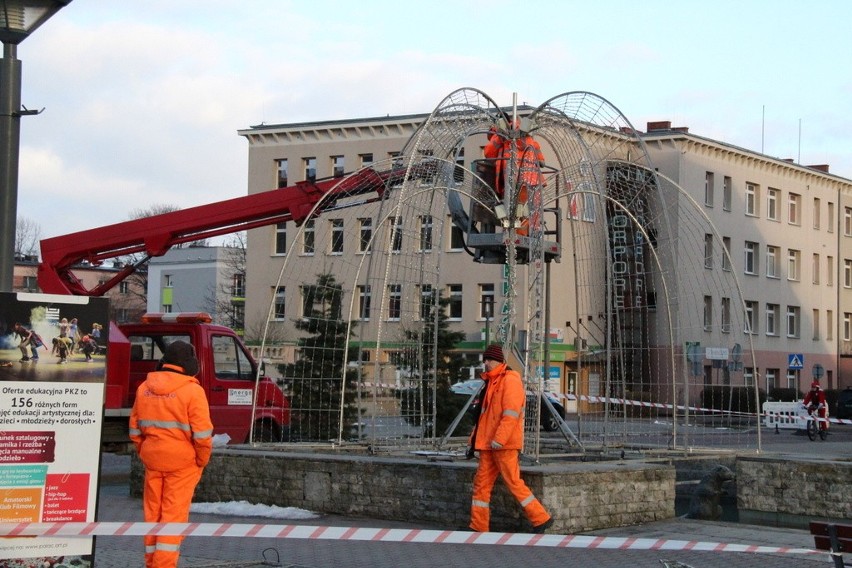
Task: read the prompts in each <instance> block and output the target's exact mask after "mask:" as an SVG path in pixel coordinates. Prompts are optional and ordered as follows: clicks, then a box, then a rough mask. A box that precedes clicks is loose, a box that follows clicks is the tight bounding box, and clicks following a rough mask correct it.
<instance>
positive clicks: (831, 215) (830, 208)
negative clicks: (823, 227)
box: [827, 201, 834, 233]
mask: <svg viewBox="0 0 852 568" xmlns="http://www.w3.org/2000/svg"><path fill="white" fill-rule="evenodd" d="M827 216H828V229H827V230H828V232H829V233H833V232H834V203H832V202H831V201H829V202H828V213H827Z"/></svg>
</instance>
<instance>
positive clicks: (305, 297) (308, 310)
mask: <svg viewBox="0 0 852 568" xmlns="http://www.w3.org/2000/svg"><path fill="white" fill-rule="evenodd" d="M299 292H300V294H301V297H302V314H301V317H302V320H307V319H308V318H310V317H311V316H312V315H313V313H314V298H313V295H312V294H311V291H310V288H309V287H308V286H299Z"/></svg>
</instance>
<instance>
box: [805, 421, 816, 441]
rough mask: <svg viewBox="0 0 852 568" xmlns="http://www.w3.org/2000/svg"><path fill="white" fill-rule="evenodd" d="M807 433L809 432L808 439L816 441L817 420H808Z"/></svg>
mask: <svg viewBox="0 0 852 568" xmlns="http://www.w3.org/2000/svg"><path fill="white" fill-rule="evenodd" d="M807 431H808V438H810V439H811V441H814V440H816V437H817V423H816V420H814V419H813V418H808V424H807Z"/></svg>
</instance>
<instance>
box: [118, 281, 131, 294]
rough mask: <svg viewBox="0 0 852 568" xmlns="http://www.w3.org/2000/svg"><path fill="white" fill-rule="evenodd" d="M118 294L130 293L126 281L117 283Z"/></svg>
mask: <svg viewBox="0 0 852 568" xmlns="http://www.w3.org/2000/svg"><path fill="white" fill-rule="evenodd" d="M118 293H119V294H129V293H130V283H129V282H127V281H126V280H122V281H121V282H119V283H118Z"/></svg>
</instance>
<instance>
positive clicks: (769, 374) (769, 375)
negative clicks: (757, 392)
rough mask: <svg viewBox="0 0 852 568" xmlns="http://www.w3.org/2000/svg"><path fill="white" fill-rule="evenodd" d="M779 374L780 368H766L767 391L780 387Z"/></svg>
mask: <svg viewBox="0 0 852 568" xmlns="http://www.w3.org/2000/svg"><path fill="white" fill-rule="evenodd" d="M778 375H779V372H778V369H766V374H765V376H766V391H767V392H769V391H770V390H772V389H774V388H777V387H778Z"/></svg>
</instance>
